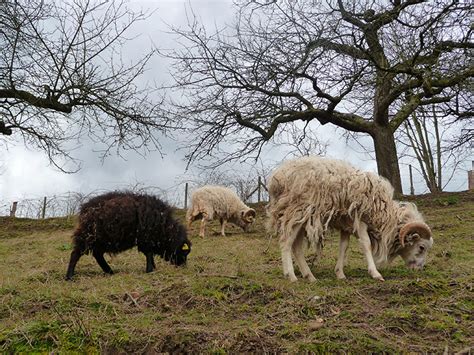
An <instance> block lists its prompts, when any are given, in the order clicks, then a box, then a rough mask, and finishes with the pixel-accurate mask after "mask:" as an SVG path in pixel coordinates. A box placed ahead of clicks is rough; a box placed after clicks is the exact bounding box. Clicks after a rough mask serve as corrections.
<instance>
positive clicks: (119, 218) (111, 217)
mask: <svg viewBox="0 0 474 355" xmlns="http://www.w3.org/2000/svg"><path fill="white" fill-rule="evenodd" d="M176 224H177V222H176V221H175V220H174V219H173V217H172V214H171V208H170V207H169V206H168V205H167V204H166V203H165V202H163V201H161V200H159V199H158V198H156V197H154V196H149V195H144V194H143V195H142V194H134V193H131V192H110V193H107V194H104V195H101V196H96V197H94V198H92V199H90V200H89V201H88V202H86V203H84V204H83V205H82V206H81V210H80V216H79V227H78V229H77V230H76V232H75V233H74V242H75V244H76V245H78V246H79V247H80V248H81V249H82V250H83V251H84V252H90V251H92V250H99V251H102V252H105V253H112V254H114V253H119V252H121V251H124V250H127V249H130V248H132V247H133V246H135V245H138V248H139V250H144V249H147V250H153V249H157V248H159V247H160V244H162V242H163V241H164V240H163V238H165V234H166V229H170V228H177V227H176Z"/></svg>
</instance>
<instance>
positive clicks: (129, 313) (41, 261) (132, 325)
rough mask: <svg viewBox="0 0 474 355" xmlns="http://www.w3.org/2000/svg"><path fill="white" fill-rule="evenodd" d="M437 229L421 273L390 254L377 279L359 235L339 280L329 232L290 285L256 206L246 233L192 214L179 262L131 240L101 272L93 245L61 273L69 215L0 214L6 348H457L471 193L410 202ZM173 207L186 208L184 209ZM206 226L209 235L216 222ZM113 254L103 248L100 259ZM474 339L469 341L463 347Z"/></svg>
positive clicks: (468, 265) (463, 330) (470, 281)
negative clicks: (318, 254) (70, 277)
mask: <svg viewBox="0 0 474 355" xmlns="http://www.w3.org/2000/svg"><path fill="white" fill-rule="evenodd" d="M415 202H417V204H418V205H419V208H420V210H421V211H422V212H423V213H424V215H425V216H426V219H427V222H428V224H429V225H430V226H432V229H433V232H434V238H435V244H434V247H433V250H432V251H431V253H430V255H429V259H428V261H427V266H426V268H425V270H424V271H422V272H412V271H409V270H407V269H406V268H405V267H404V266H403V263H402V262H401V260H398V261H397V262H396V263H394V264H393V265H392V266H390V267H389V268H387V269H382V270H381V273H382V274H383V276H384V277H385V279H386V282H384V283H381V282H376V281H374V280H372V279H371V278H370V277H369V275H368V274H367V271H366V263H365V261H364V259H363V256H362V254H361V253H360V252H359V247H358V245H357V242H356V240H355V239H354V238H352V239H351V244H350V247H349V248H350V252H349V264H348V266H347V267H346V269H345V271H346V276H347V277H348V279H347V280H345V281H340V280H337V279H336V277H335V275H334V272H333V269H334V266H335V260H336V252H337V243H338V239H337V237H336V236H331V237H328V242H327V244H326V246H325V251H324V257H323V259H322V261H321V262H320V263H319V264H316V265H313V266H312V270H313V273H314V275H315V276H316V278H317V279H318V281H317V282H316V283H314V284H309V283H307V282H305V281H302V280H300V281H299V282H297V283H295V284H290V283H289V282H288V281H287V280H285V279H284V278H283V275H282V272H281V262H280V254H279V249H278V243H277V240H276V239H275V238H273V239H269V238H268V236H267V235H266V234H265V231H264V215H263V206H258V212H259V215H258V219H257V223H256V225H255V226H254V228H253V231H252V232H251V233H249V234H242V233H241V231H240V230H238V229H237V228H233V227H230V228H228V236H227V237H225V238H222V237H220V236H218V235H217V232H218V230H219V228H218V226H217V224H215V223H214V224H213V225H212V227H211V233H209V234H210V235H209V236H208V237H207V238H206V239H200V238H199V237H197V236H196V235H197V232H198V227H199V223H198V222H196V223H195V224H193V229H192V233H191V238H192V242H193V247H192V253H191V254H190V257H189V264H188V266H187V267H186V268H176V267H173V266H171V265H168V264H166V263H165V262H162V261H160V260H158V258H157V271H156V272H154V273H151V274H146V273H145V272H144V271H145V257H144V256H143V255H142V254H140V253H138V252H137V251H136V249H135V250H130V251H128V252H125V253H122V254H120V255H118V256H116V257H113V258H112V259H111V262H110V264H111V266H112V268H113V270H114V271H115V272H116V273H115V275H113V276H105V275H104V274H103V273H102V271H101V269H100V268H99V266H98V265H97V264H96V262H95V260H93V258H92V257H91V256H84V257H83V258H82V259H81V260H80V261H79V263H78V266H77V268H76V273H77V274H76V276H75V281H74V282H72V283H71V282H66V281H64V280H63V279H64V275H65V272H66V267H67V263H68V260H69V254H70V251H71V244H70V236H71V234H72V228H73V225H74V223H75V222H74V219H70V220H67V219H51V220H43V221H41V220H40V221H38V220H21V219H18V220H11V219H9V218H0V352H15V351H19V352H30V351H47V352H51V351H62V352H65V351H71V350H75V351H81V352H84V351H87V352H124V353H125V352H127V353H128V352H141V353H143V352H146V353H153V352H183V351H185V352H216V353H225V352H282V351H286V352H296V351H299V352H301V351H310V352H315V353H322V352H354V353H362V352H364V353H365V352H369V351H370V352H382V351H389V352H438V353H441V352H443V351H445V350H447V351H449V352H450V353H451V352H458V351H462V350H466V349H469V347H470V346H473V344H474V297H473V296H474V274H473V270H474V255H473V253H474V194H470V193H460V194H443V195H441V196H437V197H433V196H421V197H418V198H416V199H415ZM177 214H178V215H179V216H180V217H181V218H183V217H184V211H178V212H177ZM212 231H213V232H214V233H212ZM108 259H110V258H108ZM471 349H472V348H471Z"/></svg>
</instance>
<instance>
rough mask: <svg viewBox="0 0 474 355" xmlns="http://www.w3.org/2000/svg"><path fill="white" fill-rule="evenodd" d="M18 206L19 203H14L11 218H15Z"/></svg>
mask: <svg viewBox="0 0 474 355" xmlns="http://www.w3.org/2000/svg"><path fill="white" fill-rule="evenodd" d="M17 206H18V202H17V201H15V202H13V205H12V208H11V210H10V217H13V218H15V215H16V208H17Z"/></svg>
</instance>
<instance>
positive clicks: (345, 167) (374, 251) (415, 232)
mask: <svg viewBox="0 0 474 355" xmlns="http://www.w3.org/2000/svg"><path fill="white" fill-rule="evenodd" d="M268 191H269V195H270V202H269V204H268V206H267V214H268V217H269V220H268V224H267V228H268V229H269V231H271V232H274V233H277V234H279V236H280V248H281V255H282V263H283V273H284V275H285V276H287V277H289V278H290V280H291V281H296V280H297V278H296V276H295V272H294V268H293V262H292V257H291V252H292V251H293V254H294V256H295V260H296V263H297V265H298V267H299V269H300V271H301V273H302V275H303V277H306V278H308V279H309V281H315V280H316V279H315V277H314V276H313V274H312V273H311V270H310V269H309V267H308V264H307V263H306V260H305V258H304V248H303V247H304V244H305V243H304V241H305V239H306V240H308V241H309V243H310V245H312V246H315V247H317V248H316V249H317V250H318V249H319V250H321V246H322V242H323V237H324V235H325V233H326V231H327V229H328V228H332V229H336V230H339V231H340V233H341V239H340V243H339V256H338V259H337V263H336V268H335V272H336V276H337V277H338V278H339V279H343V278H345V275H344V271H343V263H344V258H345V253H346V250H347V246H348V243H349V237H350V235H351V234H355V236H356V237H357V238H358V239H359V244H360V246H361V248H362V251H363V253H364V255H365V257H366V259H367V263H368V271H369V274H370V275H371V276H372V277H373V278H375V279H378V280H381V281H383V277H382V275H381V274H380V273H379V272H378V270H377V268H376V265H383V264H385V263H389V262H391V261H392V260H393V259H394V258H396V257H397V256H401V257H402V258H403V259H404V260H405V263H406V264H407V266H408V267H410V268H411V269H421V268H422V267H423V265H424V263H425V257H426V255H427V252H428V250H429V249H430V248H431V246H432V245H433V238H432V234H431V230H430V228H429V227H428V226H427V225H426V224H425V222H424V220H423V217H422V216H421V214H420V213H419V212H418V211H417V209H416V206H415V205H414V204H412V203H402V202H398V201H394V200H393V188H392V186H391V185H390V183H389V182H388V181H387V180H385V179H384V178H382V177H380V176H378V175H376V174H373V173H370V172H364V171H361V170H358V169H356V168H354V167H352V166H351V165H349V164H347V163H345V162H343V161H340V160H332V159H325V158H320V157H304V158H299V159H294V160H290V161H287V162H285V163H283V164H282V165H281V166H280V167H278V168H277V169H276V170H275V171H274V172H273V174H272V176H271V177H270V183H269V187H268Z"/></svg>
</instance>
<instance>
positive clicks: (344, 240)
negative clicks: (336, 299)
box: [334, 232, 351, 279]
mask: <svg viewBox="0 0 474 355" xmlns="http://www.w3.org/2000/svg"><path fill="white" fill-rule="evenodd" d="M350 237H351V234H350V233H347V232H341V239H340V240H339V256H338V257H337V263H336V267H335V269H334V271H335V272H336V276H337V278H338V279H345V278H346V275H344V262H345V260H346V252H347V247H348V246H349V239H350Z"/></svg>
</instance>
